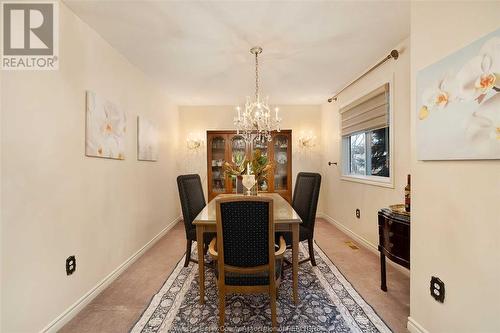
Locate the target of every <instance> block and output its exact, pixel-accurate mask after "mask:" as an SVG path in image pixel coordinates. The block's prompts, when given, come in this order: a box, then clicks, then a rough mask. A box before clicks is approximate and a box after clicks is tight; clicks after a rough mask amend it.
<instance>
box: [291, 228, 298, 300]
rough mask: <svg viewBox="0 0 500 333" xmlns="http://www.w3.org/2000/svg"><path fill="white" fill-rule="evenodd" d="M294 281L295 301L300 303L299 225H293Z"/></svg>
mask: <svg viewBox="0 0 500 333" xmlns="http://www.w3.org/2000/svg"><path fill="white" fill-rule="evenodd" d="M292 280H293V301H294V303H295V304H298V303H299V225H298V224H297V223H294V224H292Z"/></svg>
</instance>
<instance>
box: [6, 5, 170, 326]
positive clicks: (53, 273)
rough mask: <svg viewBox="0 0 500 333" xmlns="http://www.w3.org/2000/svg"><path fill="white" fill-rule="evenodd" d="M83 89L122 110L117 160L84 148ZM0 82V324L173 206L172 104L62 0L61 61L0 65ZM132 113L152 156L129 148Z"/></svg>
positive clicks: (88, 283)
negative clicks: (145, 122) (32, 67)
mask: <svg viewBox="0 0 500 333" xmlns="http://www.w3.org/2000/svg"><path fill="white" fill-rule="evenodd" d="M86 89H90V90H93V91H95V92H96V93H98V94H100V95H102V96H105V97H106V98H108V99H109V100H111V101H114V102H115V103H116V104H117V105H118V106H119V107H120V108H121V109H123V110H124V111H126V112H127V118H128V123H127V125H128V131H127V138H126V140H127V148H126V159H125V160H124V161H119V160H110V159H99V158H90V157H85V156H84V153H85V151H84V149H85V90H86ZM1 90H2V95H3V99H2V101H1V107H2V122H1V154H2V155H1V178H2V184H1V194H2V202H1V204H2V211H1V218H2V235H1V237H2V239H1V244H2V248H1V251H2V267H1V272H2V288H1V289H2V301H1V303H2V323H1V329H0V330H1V331H2V332H9V333H13V332H35V331H40V330H41V329H42V328H44V327H45V326H46V325H47V324H49V323H50V322H51V321H52V320H53V319H54V318H56V317H57V316H58V315H60V314H61V313H63V312H64V311H65V310H66V309H67V308H68V307H69V306H71V305H72V304H73V303H74V302H76V301H77V300H78V299H79V298H80V297H81V296H83V295H84V294H85V293H87V292H88V291H89V290H90V289H92V288H93V287H94V286H95V285H96V284H97V283H98V282H99V281H101V280H102V279H103V278H104V277H105V276H107V275H108V274H109V273H110V272H112V271H113V270H114V269H116V268H117V267H118V266H119V265H120V264H122V263H123V262H124V261H125V260H126V259H127V258H129V257H130V256H131V255H132V254H134V253H135V252H136V251H137V250H139V249H140V248H141V247H142V246H144V245H145V244H146V243H147V242H148V241H150V240H151V239H152V238H153V237H154V236H155V235H157V234H158V233H159V232H160V231H161V230H162V229H164V228H165V227H166V226H167V225H169V223H171V222H172V221H173V220H174V219H175V218H176V217H178V215H179V213H180V212H179V207H178V197H177V192H176V191H175V190H174V191H173V190H172V189H174V188H175V186H176V185H175V176H176V175H177V173H178V172H177V169H176V162H175V160H176V157H177V154H176V143H177V138H178V129H177V128H178V117H177V109H176V107H175V106H173V105H171V104H170V103H169V100H168V99H167V98H166V95H165V94H164V92H163V91H162V90H161V89H160V88H159V87H158V86H156V85H155V84H153V83H152V82H151V81H149V80H148V79H147V78H146V77H145V76H144V75H143V74H142V72H140V71H139V70H138V69H136V68H135V67H133V66H132V65H130V64H129V63H128V62H127V61H126V60H125V58H124V57H122V56H121V55H120V54H118V53H117V52H116V51H115V50H114V49H113V48H111V47H110V46H109V45H108V44H107V43H106V42H105V41H104V40H103V39H102V38H101V37H100V36H99V35H98V34H97V33H95V32H94V31H93V30H91V29H90V28H89V27H88V26H87V25H86V24H84V23H83V22H82V21H81V20H80V19H79V18H77V17H76V16H75V15H74V14H73V13H72V12H71V11H69V10H68V9H67V8H66V6H65V5H64V4H63V3H61V4H60V69H59V71H46V72H44V71H27V72H4V73H2V78H1ZM137 115H143V116H146V117H148V118H149V119H150V120H151V121H152V122H154V123H156V124H157V126H158V127H159V129H160V133H161V147H160V160H159V161H158V162H156V163H153V162H139V161H137V160H136V117H137ZM73 254H74V255H76V258H77V269H76V273H75V274H73V275H72V276H69V277H67V276H66V273H65V259H66V258H67V257H68V256H69V255H73Z"/></svg>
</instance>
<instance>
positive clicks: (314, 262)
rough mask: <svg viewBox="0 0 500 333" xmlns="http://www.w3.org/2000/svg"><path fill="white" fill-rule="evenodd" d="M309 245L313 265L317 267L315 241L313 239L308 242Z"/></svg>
mask: <svg viewBox="0 0 500 333" xmlns="http://www.w3.org/2000/svg"><path fill="white" fill-rule="evenodd" d="M307 244H308V245H309V258H311V265H313V266H316V259H315V258H314V241H313V239H312V238H309V239H308V240H307Z"/></svg>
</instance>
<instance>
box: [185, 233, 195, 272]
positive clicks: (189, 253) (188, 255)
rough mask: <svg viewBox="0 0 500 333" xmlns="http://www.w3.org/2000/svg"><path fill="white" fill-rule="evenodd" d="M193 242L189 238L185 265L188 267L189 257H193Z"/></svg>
mask: <svg viewBox="0 0 500 333" xmlns="http://www.w3.org/2000/svg"><path fill="white" fill-rule="evenodd" d="M192 244H193V241H192V240H189V239H188V240H187V243H186V260H184V267H188V265H189V259H190V258H191V245H192Z"/></svg>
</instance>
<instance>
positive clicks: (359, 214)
mask: <svg viewBox="0 0 500 333" xmlns="http://www.w3.org/2000/svg"><path fill="white" fill-rule="evenodd" d="M356 217H357V218H358V219H359V218H361V211H360V210H359V208H358V209H356Z"/></svg>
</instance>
